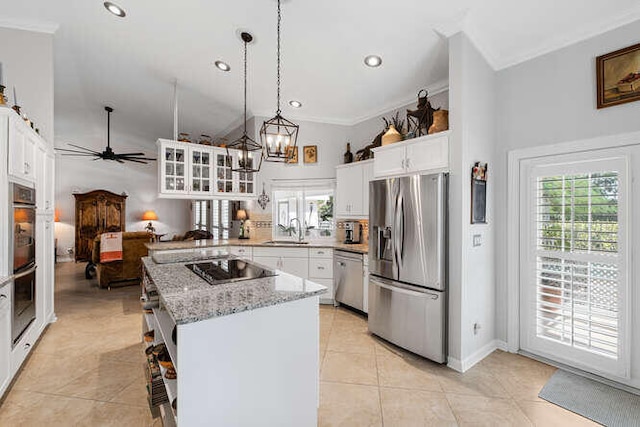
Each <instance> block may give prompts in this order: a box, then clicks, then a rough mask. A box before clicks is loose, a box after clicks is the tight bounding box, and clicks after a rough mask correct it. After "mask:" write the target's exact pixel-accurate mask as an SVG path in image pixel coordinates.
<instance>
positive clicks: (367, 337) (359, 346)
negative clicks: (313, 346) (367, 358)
mask: <svg viewBox="0 0 640 427" xmlns="http://www.w3.org/2000/svg"><path fill="white" fill-rule="evenodd" d="M374 346H375V339H374V338H373V336H371V334H369V333H368V332H357V331H349V330H337V329H336V328H335V325H334V328H333V329H332V330H331V335H330V336H329V343H328V346H327V350H329V351H339V352H345V353H362V354H374V353H375V349H374Z"/></svg>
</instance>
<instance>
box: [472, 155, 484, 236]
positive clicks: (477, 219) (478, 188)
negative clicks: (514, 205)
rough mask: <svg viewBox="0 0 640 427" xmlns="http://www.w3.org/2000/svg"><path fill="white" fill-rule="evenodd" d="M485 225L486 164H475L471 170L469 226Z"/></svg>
mask: <svg viewBox="0 0 640 427" xmlns="http://www.w3.org/2000/svg"><path fill="white" fill-rule="evenodd" d="M486 223H487V164H486V163H480V162H476V164H475V165H473V169H472V170H471V224H486Z"/></svg>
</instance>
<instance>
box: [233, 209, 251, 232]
mask: <svg viewBox="0 0 640 427" xmlns="http://www.w3.org/2000/svg"><path fill="white" fill-rule="evenodd" d="M236 219H237V220H238V221H240V235H239V236H238V239H248V238H249V236H245V234H244V222H245V221H246V220H248V219H249V215H247V211H246V210H244V209H238V212H236Z"/></svg>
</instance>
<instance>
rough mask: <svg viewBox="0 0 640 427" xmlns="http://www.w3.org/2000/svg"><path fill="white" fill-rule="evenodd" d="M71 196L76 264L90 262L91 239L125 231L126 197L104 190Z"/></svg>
mask: <svg viewBox="0 0 640 427" xmlns="http://www.w3.org/2000/svg"><path fill="white" fill-rule="evenodd" d="M73 196H74V197H75V198H76V262H78V261H91V251H92V250H93V239H95V237H96V236H97V235H99V234H102V233H107V232H115V231H125V206H126V205H125V203H126V199H127V196H126V195H124V194H123V195H119V194H115V193H112V192H110V191H106V190H95V191H91V192H89V193H84V194H74V195H73Z"/></svg>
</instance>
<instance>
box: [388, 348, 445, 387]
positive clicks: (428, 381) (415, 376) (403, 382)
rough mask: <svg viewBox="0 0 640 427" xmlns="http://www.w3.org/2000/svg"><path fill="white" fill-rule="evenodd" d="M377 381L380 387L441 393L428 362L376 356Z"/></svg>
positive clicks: (435, 368) (433, 367)
mask: <svg viewBox="0 0 640 427" xmlns="http://www.w3.org/2000/svg"><path fill="white" fill-rule="evenodd" d="M377 362H378V380H379V383H380V386H382V387H395V388H408V389H417V390H427V391H437V392H442V387H441V386H440V383H439V382H438V377H437V376H436V375H435V374H434V372H435V370H437V369H440V368H438V367H436V366H435V365H433V364H431V363H430V362H427V361H424V360H417V359H409V358H402V357H387V356H382V357H381V356H377Z"/></svg>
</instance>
